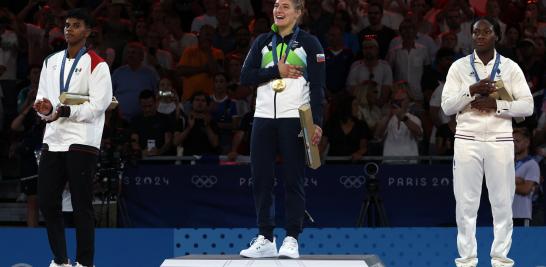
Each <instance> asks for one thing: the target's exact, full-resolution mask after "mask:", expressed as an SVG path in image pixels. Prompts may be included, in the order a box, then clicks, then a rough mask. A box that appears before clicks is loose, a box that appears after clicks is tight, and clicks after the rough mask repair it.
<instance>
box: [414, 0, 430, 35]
mask: <svg viewBox="0 0 546 267" xmlns="http://www.w3.org/2000/svg"><path fill="white" fill-rule="evenodd" d="M410 7H411V10H410V11H409V14H411V18H412V19H413V21H414V22H415V25H416V27H417V32H418V33H421V34H423V35H430V34H431V33H432V30H433V25H432V23H430V22H429V21H428V20H426V19H425V14H426V12H427V9H428V6H427V3H426V1H425V0H413V1H411V3H410Z"/></svg>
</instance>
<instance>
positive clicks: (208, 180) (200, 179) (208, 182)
mask: <svg viewBox="0 0 546 267" xmlns="http://www.w3.org/2000/svg"><path fill="white" fill-rule="evenodd" d="M217 182H218V178H216V176H214V175H211V176H206V175H203V176H199V175H194V176H192V177H191V183H192V184H194V185H195V186H196V187H197V188H212V187H213V186H214V185H215V184H216V183H217Z"/></svg>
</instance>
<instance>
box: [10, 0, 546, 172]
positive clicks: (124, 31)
mask: <svg viewBox="0 0 546 267" xmlns="http://www.w3.org/2000/svg"><path fill="white" fill-rule="evenodd" d="M4 2H5V3H4V4H3V5H2V6H3V7H2V8H0V98H1V100H2V101H1V103H0V136H1V137H0V162H1V164H0V175H1V176H2V177H3V179H10V178H21V177H25V176H29V175H32V174H35V169H33V168H31V167H29V166H31V165H33V164H31V162H35V161H36V157H35V154H36V153H35V152H36V151H37V149H39V147H40V144H41V136H42V133H43V128H44V123H43V122H42V121H40V120H39V118H37V116H36V115H35V112H34V111H33V109H32V103H33V102H34V99H35V96H36V90H37V88H38V84H39V78H40V71H41V68H42V63H43V60H44V59H45V58H46V57H47V56H48V55H50V54H51V53H53V52H56V51H60V50H62V49H64V47H65V42H64V36H63V27H64V15H65V14H66V11H67V10H69V9H71V8H75V7H83V8H86V9H88V10H89V12H90V13H91V14H92V15H93V17H94V18H95V20H96V21H95V22H96V23H95V25H94V26H93V31H92V34H91V36H90V38H89V39H88V43H87V46H88V47H89V48H90V49H94V50H95V51H96V52H97V54H99V55H100V56H101V57H102V58H104V59H105V61H106V62H107V63H108V65H109V66H110V70H111V74H112V83H113V89H114V95H115V96H116V97H117V99H118V100H119V102H120V105H119V107H118V108H116V109H115V110H110V111H108V112H107V120H106V123H105V130H104V134H103V145H102V150H103V153H104V154H103V155H101V156H105V155H107V154H115V155H116V156H117V157H126V158H132V159H140V158H143V157H144V158H149V157H155V156H169V155H172V156H175V155H178V156H181V155H226V156H227V159H228V160H236V159H237V157H238V156H239V155H248V153H249V148H248V146H249V139H250V131H251V129H252V120H253V108H254V107H253V105H254V97H255V88H252V87H248V86H242V85H240V83H239V74H240V70H241V66H242V64H243V62H244V60H245V56H246V54H247V52H248V50H249V47H250V45H251V44H252V42H253V40H254V39H255V38H256V36H258V35H259V34H261V33H264V32H268V31H270V27H271V24H272V21H273V20H272V10H273V5H274V0H202V1H198V0H161V1H154V0H104V1H100V0H29V1H28V2H27V1H4ZM305 4H306V13H305V14H304V16H303V19H302V21H301V24H300V26H301V27H302V28H303V29H304V30H306V31H309V32H311V33H312V34H314V35H316V36H317V37H318V39H319V41H320V42H321V44H322V46H323V48H324V51H325V57H326V73H327V74H326V75H327V76H326V88H325V90H326V98H325V102H324V106H325V107H326V108H325V109H324V110H325V114H324V125H323V129H324V138H323V140H322V142H321V144H320V149H321V153H323V155H324V156H344V157H346V159H347V162H350V161H353V162H354V161H358V160H361V159H362V157H363V156H410V157H413V156H423V155H434V156H449V155H452V153H453V140H454V137H453V135H454V130H455V126H456V121H455V118H454V117H453V116H446V115H445V114H444V113H443V112H442V110H441V108H440V102H441V95H442V88H443V83H444V81H445V77H446V75H447V71H448V69H449V67H450V65H451V64H452V63H453V62H454V61H455V60H457V59H458V58H461V57H463V56H465V55H468V54H469V53H471V52H472V39H471V29H470V25H471V22H472V20H473V19H474V18H475V17H476V16H483V15H488V16H491V17H494V18H496V19H497V20H498V22H499V23H500V25H501V30H502V34H503V35H502V38H501V39H500V40H499V42H498V44H497V51H498V52H500V53H501V54H502V55H504V56H505V57H508V58H510V59H512V60H513V61H515V62H517V63H518V64H519V65H520V67H521V69H522V70H523V72H524V74H525V77H526V79H527V82H528V84H529V87H530V88H531V92H532V94H533V96H534V99H535V113H534V115H533V116H532V117H528V118H526V120H525V121H524V122H523V123H520V124H518V125H515V126H516V127H518V128H525V129H526V130H527V132H528V133H529V141H530V142H529V152H530V153H531V154H533V155H534V156H535V157H536V159H537V161H538V162H541V161H542V158H543V157H544V156H546V151H545V148H546V128H545V127H546V116H545V115H544V113H543V109H544V107H545V105H543V103H544V99H545V97H544V89H545V88H546V71H545V68H544V67H545V64H546V55H545V41H546V10H545V9H544V7H545V5H546V0H470V1H467V0H385V1H382V0H369V1H364V0H307V1H306V3H305ZM401 120H409V122H410V123H401ZM385 161H387V158H385ZM390 161H391V162H392V161H397V162H402V163H417V162H418V160H417V159H416V158H408V159H402V160H390Z"/></svg>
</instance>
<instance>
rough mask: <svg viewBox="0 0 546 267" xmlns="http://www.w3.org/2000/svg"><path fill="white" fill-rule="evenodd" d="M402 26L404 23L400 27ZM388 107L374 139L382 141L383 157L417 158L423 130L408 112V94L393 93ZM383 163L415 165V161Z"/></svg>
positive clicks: (416, 119) (419, 123)
mask: <svg viewBox="0 0 546 267" xmlns="http://www.w3.org/2000/svg"><path fill="white" fill-rule="evenodd" d="M403 24H404V22H402V24H401V26H400V27H402V25H403ZM390 105H391V109H390V114H389V115H388V116H386V117H384V118H383V119H382V120H381V121H380V122H378V124H377V128H376V132H375V136H376V138H378V139H383V140H384V144H383V156H384V157H388V156H419V148H418V141H420V140H421V138H422V135H423V129H422V127H421V120H420V119H419V118H418V117H416V116H414V115H413V114H411V113H409V112H408V110H409V106H410V99H409V95H408V92H407V91H405V90H398V91H395V92H394V95H393V98H392V101H391V103H390ZM384 162H388V163H417V161H416V160H409V161H396V160H385V161H384Z"/></svg>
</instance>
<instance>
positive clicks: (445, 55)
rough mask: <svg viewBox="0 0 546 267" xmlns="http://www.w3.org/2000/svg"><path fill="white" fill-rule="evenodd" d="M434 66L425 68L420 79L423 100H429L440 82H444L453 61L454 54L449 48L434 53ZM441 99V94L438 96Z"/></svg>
mask: <svg viewBox="0 0 546 267" xmlns="http://www.w3.org/2000/svg"><path fill="white" fill-rule="evenodd" d="M434 58H435V61H434V64H431V65H428V66H425V68H424V70H423V77H422V79H421V88H422V90H423V93H424V95H425V96H426V97H425V100H428V99H430V95H431V94H432V93H433V92H434V90H436V88H437V87H438V85H439V84H440V82H442V81H445V80H446V76H447V72H448V70H449V67H451V64H452V63H453V61H454V60H455V52H453V50H451V49H449V48H441V49H439V50H438V52H436V57H434ZM438 97H439V98H441V93H440V96H438ZM440 101H441V100H440V99H438V102H437V104H438V106H437V107H438V108H439V107H440Z"/></svg>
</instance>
